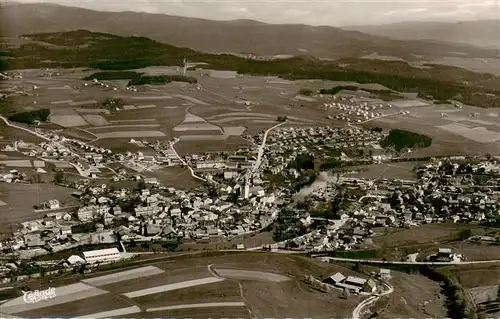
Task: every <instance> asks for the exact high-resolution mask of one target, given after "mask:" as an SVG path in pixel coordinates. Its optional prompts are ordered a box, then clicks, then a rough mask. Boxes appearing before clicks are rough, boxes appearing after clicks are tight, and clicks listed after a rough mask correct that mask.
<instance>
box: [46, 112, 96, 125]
mask: <svg viewBox="0 0 500 319" xmlns="http://www.w3.org/2000/svg"><path fill="white" fill-rule="evenodd" d="M50 122H51V123H54V124H57V125H60V126H62V127H77V126H87V125H88V123H87V122H86V121H85V120H84V119H83V117H81V116H80V115H79V114H76V113H75V114H70V115H55V114H54V115H51V116H50Z"/></svg>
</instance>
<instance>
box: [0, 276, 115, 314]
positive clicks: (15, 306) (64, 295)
mask: <svg viewBox="0 0 500 319" xmlns="http://www.w3.org/2000/svg"><path fill="white" fill-rule="evenodd" d="M55 289H56V297H55V298H52V299H49V300H46V301H44V302H39V303H32V304H27V303H26V302H25V301H24V299H23V297H18V298H15V299H13V300H10V301H7V302H6V303H4V304H2V305H1V306H0V312H3V313H8V314H12V313H18V312H24V311H30V310H36V309H40V308H45V307H52V306H56V305H60V304H64V303H68V302H72V301H77V300H82V299H86V298H90V297H95V296H99V295H104V294H107V293H108V292H107V291H105V290H102V289H99V288H95V287H91V286H89V285H86V284H84V283H77V284H72V285H67V286H62V287H58V288H55Z"/></svg>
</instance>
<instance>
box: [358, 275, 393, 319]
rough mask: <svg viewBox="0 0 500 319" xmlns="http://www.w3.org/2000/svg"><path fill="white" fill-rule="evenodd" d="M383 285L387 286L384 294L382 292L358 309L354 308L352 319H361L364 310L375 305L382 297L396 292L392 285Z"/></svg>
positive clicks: (371, 297)
mask: <svg viewBox="0 0 500 319" xmlns="http://www.w3.org/2000/svg"><path fill="white" fill-rule="evenodd" d="M383 285H384V286H386V288H387V289H386V290H385V291H384V292H381V293H379V294H376V295H373V296H370V297H369V298H367V299H365V300H363V301H361V302H360V303H359V304H358V305H357V306H356V308H354V310H353V311H352V316H351V318H353V319H359V318H361V312H362V311H363V309H364V308H365V307H366V306H368V305H371V304H372V303H374V302H375V301H377V300H378V299H379V298H380V297H382V296H386V295H389V294H391V293H392V292H393V291H394V288H393V287H392V286H391V285H389V284H387V283H383Z"/></svg>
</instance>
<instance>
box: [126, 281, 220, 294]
mask: <svg viewBox="0 0 500 319" xmlns="http://www.w3.org/2000/svg"><path fill="white" fill-rule="evenodd" d="M222 280H223V279H219V278H215V277H205V278H200V279H193V280H188V281H183V282H178V283H173V284H167V285H161V286H156V287H151V288H145V289H141V290H135V291H131V292H126V293H124V294H123V295H124V296H125V297H127V298H138V297H145V296H149V295H154V294H158V293H163V292H167V291H172V290H179V289H184V288H190V287H197V286H201V285H207V284H212V283H217V282H220V281H222Z"/></svg>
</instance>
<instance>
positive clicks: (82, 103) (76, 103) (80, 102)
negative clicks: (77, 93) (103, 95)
mask: <svg viewBox="0 0 500 319" xmlns="http://www.w3.org/2000/svg"><path fill="white" fill-rule="evenodd" d="M68 104H69V105H71V106H80V105H85V104H97V101H96V100H87V101H72V102H70V103H68Z"/></svg>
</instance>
